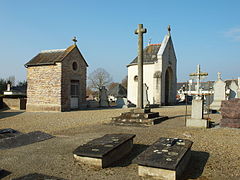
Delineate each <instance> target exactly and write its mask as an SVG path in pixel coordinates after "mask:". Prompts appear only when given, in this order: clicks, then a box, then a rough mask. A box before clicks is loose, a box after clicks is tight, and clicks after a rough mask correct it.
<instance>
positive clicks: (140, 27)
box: [135, 24, 147, 109]
mask: <svg viewBox="0 0 240 180" xmlns="http://www.w3.org/2000/svg"><path fill="white" fill-rule="evenodd" d="M146 32H147V29H146V28H143V24H138V29H136V30H135V34H138V103H137V108H140V109H143V33H146Z"/></svg>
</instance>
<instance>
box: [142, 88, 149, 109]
mask: <svg viewBox="0 0 240 180" xmlns="http://www.w3.org/2000/svg"><path fill="white" fill-rule="evenodd" d="M149 104H150V102H149V100H148V86H147V84H146V83H144V85H143V105H144V107H146V106H147V105H149Z"/></svg>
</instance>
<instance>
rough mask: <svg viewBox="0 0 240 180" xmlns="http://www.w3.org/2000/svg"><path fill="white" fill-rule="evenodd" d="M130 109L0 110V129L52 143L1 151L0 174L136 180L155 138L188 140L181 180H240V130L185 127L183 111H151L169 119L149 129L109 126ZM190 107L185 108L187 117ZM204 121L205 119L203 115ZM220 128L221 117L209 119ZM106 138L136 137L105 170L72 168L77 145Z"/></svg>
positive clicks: (175, 108) (182, 108)
mask: <svg viewBox="0 0 240 180" xmlns="http://www.w3.org/2000/svg"><path fill="white" fill-rule="evenodd" d="M127 111H129V109H113V108H111V109H100V110H81V111H72V112H61V113H55V112H49V113H47V112H25V111H12V110H7V111H0V129H4V128H12V129H15V130H17V131H20V132H23V133H29V132H32V131H43V132H45V133H48V134H51V135H53V136H56V137H55V138H52V139H49V140H46V141H42V142H38V143H34V144H30V145H27V146H21V147H17V148H13V149H6V150H0V169H4V170H6V171H9V172H10V173H11V174H9V175H8V176H5V177H4V178H3V179H4V180H5V179H6V180H7V179H13V178H18V177H21V176H24V175H26V174H30V173H39V174H45V175H48V176H55V177H59V178H63V179H69V180H71V179H73V180H79V179H81V180H82V179H119V180H121V179H123V180H126V179H134V180H135V179H141V178H140V177H139V176H138V172H137V164H136V162H135V159H136V157H137V156H138V155H139V154H140V153H141V152H143V151H144V150H145V149H146V148H147V147H148V146H149V145H151V144H152V143H154V142H155V141H156V140H157V139H159V138H160V137H171V138H175V137H177V138H184V139H189V140H191V141H193V146H192V157H191V160H190V163H189V165H188V167H187V171H186V172H185V174H184V175H183V179H199V180H210V179H214V180H215V179H216V180H221V179H222V180H224V179H228V180H238V179H240V168H239V167H240V141H239V140H240V129H231V128H218V127H215V128H210V129H198V128H187V127H185V124H184V119H185V106H166V107H161V108H155V109H152V111H154V112H159V113H160V115H163V116H164V115H166V116H169V119H168V120H165V121H163V122H161V123H160V124H157V125H154V126H151V127H130V126H113V125H108V123H109V122H110V121H111V117H114V116H118V115H120V113H121V112H127ZM190 113H191V106H188V116H187V118H190ZM205 117H207V115H205ZM209 117H210V118H211V120H212V121H214V122H216V123H219V121H220V119H221V115H220V114H210V116H209ZM110 133H128V134H136V138H134V147H133V150H132V152H131V153H130V154H129V155H128V156H126V157H125V158H123V159H122V160H120V161H118V162H117V163H114V164H113V165H112V166H111V167H109V168H106V169H100V170H99V169H95V168H92V167H89V166H86V165H83V164H79V163H77V162H76V161H75V160H74V158H73V151H74V149H76V148H77V147H78V146H79V145H82V144H84V143H87V142H88V141H90V140H92V139H95V138H98V137H101V136H103V135H105V134H110Z"/></svg>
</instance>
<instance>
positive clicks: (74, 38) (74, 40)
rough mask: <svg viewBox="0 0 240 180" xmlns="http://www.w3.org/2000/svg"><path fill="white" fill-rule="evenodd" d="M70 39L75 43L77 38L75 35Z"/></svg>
mask: <svg viewBox="0 0 240 180" xmlns="http://www.w3.org/2000/svg"><path fill="white" fill-rule="evenodd" d="M72 41H73V42H74V45H76V43H77V38H76V36H74V37H73V39H72Z"/></svg>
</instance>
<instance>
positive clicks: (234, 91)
mask: <svg viewBox="0 0 240 180" xmlns="http://www.w3.org/2000/svg"><path fill="white" fill-rule="evenodd" d="M229 89H230V92H229V97H228V99H234V98H237V91H238V85H237V84H236V82H235V81H234V80H232V81H231V84H230V86H229Z"/></svg>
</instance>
